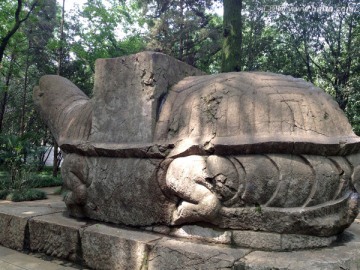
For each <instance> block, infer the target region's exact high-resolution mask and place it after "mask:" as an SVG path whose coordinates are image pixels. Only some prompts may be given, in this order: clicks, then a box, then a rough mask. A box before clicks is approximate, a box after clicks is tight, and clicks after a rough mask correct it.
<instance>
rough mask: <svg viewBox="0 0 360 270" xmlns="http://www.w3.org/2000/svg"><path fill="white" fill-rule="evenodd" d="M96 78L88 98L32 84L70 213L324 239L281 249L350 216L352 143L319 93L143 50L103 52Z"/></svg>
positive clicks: (327, 231) (285, 79) (50, 84)
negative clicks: (116, 54) (60, 157)
mask: <svg viewBox="0 0 360 270" xmlns="http://www.w3.org/2000/svg"><path fill="white" fill-rule="evenodd" d="M95 73H96V74H95V85H94V96H93V98H91V99H89V98H88V97H86V96H85V95H84V94H83V93H82V92H81V90H79V89H78V88H77V87H76V86H75V85H73V84H72V83H71V82H69V81H68V80H66V79H64V78H61V77H59V76H45V77H42V78H41V79H40V83H39V86H38V87H36V88H35V90H34V101H35V104H36V106H37V107H38V110H39V112H40V114H41V115H42V117H43V118H44V120H45V122H46V123H48V125H49V127H50V129H51V131H52V133H53V134H54V136H55V138H56V139H57V141H58V144H59V145H60V147H61V149H62V151H63V152H64V153H65V160H64V163H63V166H62V174H63V178H64V182H65V187H66V188H67V189H69V193H68V194H67V196H66V198H65V202H66V205H67V207H68V209H69V210H70V213H71V215H73V216H77V217H90V218H92V219H96V220H101V221H106V222H112V223H119V224H124V225H131V226H141V227H148V226H151V227H158V226H174V225H175V226H186V225H190V224H194V223H197V224H204V227H211V226H214V227H215V228H216V229H218V228H221V229H224V230H229V229H234V230H252V231H262V232H264V233H278V234H287V235H291V234H299V235H310V236H318V237H325V238H319V239H317V240H314V239H315V238H310V237H309V238H306V237H305V238H301V237H300V238H296V237H295V238H291V237H292V236H287V237H288V238H286V237H284V243H283V244H281V243H280V248H284V249H295V248H302V247H303V246H306V245H307V246H322V245H327V244H328V243H329V242H331V239H332V238H331V236H334V235H337V234H340V233H341V232H342V231H343V230H344V229H346V228H347V227H348V226H349V225H350V224H351V223H352V222H353V220H354V219H355V217H356V215H357V213H358V202H359V200H358V196H359V195H358V191H356V188H359V186H360V185H359V182H360V180H359V173H360V154H359V152H360V138H359V137H357V136H356V135H355V134H354V132H353V131H352V128H351V126H350V124H349V122H348V121H347V119H346V116H345V114H344V113H343V112H342V111H341V110H340V108H339V106H338V105H337V103H336V102H335V101H334V100H333V99H332V98H331V96H329V95H328V94H326V93H325V92H324V91H322V90H321V89H319V88H316V87H314V86H313V85H312V84H310V83H307V82H305V81H304V80H301V79H295V78H292V77H291V76H283V75H278V74H272V73H263V72H238V73H226V74H215V75H204V74H203V73H202V72H201V71H199V70H197V69H195V68H193V67H190V66H188V65H186V64H184V63H181V62H179V61H177V60H175V59H173V58H171V57H169V56H166V55H163V54H159V53H152V52H143V53H139V54H135V55H131V56H127V57H121V58H115V59H100V60H98V61H97V62H96V72H95ZM60 93H61V94H60ZM173 232H176V233H178V234H179V236H180V235H181V234H182V235H184V234H183V233H179V231H176V230H173ZM192 233H194V232H192ZM208 233H209V231H206V230H205V229H204V232H196V233H194V235H198V236H199V237H202V236H203V235H204V236H206V235H207V234H208ZM214 237H215V238H214V239H216V236H214ZM248 237H250V238H249V239H246V238H244V239H243V240H241V241H243V242H244V243H247V244H246V245H255V246H256V247H259V248H276V247H279V244H278V242H277V240H276V241H275V240H274V241H273V243H272V244H273V245H274V246H271V244H270V246H269V243H266V241H263V242H261V241H260V242H256V241H255V240H254V241H253V240H251V235H249V236H248ZM271 237H274V238H276V239H278V238H279V235H271ZM271 237H270V238H271ZM327 237H330V238H327ZM206 238H207V237H205V238H204V239H206ZM240 238H242V236H241V237H240V236H239V237H238V238H237V239H238V240H239V239H240ZM209 239H211V237H210V238H209ZM310 239H311V240H310ZM213 241H216V240H213ZM221 241H222V240H221ZM224 241H225V240H224ZM226 241H227V240H226ZM239 241H240V240H239ZM241 241H240V242H241ZM251 243H253V244H251Z"/></svg>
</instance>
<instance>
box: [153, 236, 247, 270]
mask: <svg viewBox="0 0 360 270" xmlns="http://www.w3.org/2000/svg"><path fill="white" fill-rule="evenodd" d="M249 252H250V250H248V249H232V248H228V247H224V246H215V245H204V244H197V243H193V242H185V241H178V240H173V239H167V238H164V239H162V240H161V241H158V242H157V243H156V245H155V246H154V247H153V249H151V250H150V252H149V257H148V269H149V270H165V269H187V270H188V269H189V270H190V269H235V268H234V264H235V262H236V261H238V260H239V259H240V258H242V257H244V256H245V255H246V254H248V253H249Z"/></svg>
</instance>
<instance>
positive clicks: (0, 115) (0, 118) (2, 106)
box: [0, 53, 15, 133]
mask: <svg viewBox="0 0 360 270" xmlns="http://www.w3.org/2000/svg"><path fill="white" fill-rule="evenodd" d="M10 58H11V59H10V67H9V70H8V73H7V75H6V81H5V89H4V93H3V94H2V97H1V100H0V133H1V131H2V127H3V122H4V116H5V110H6V105H7V102H8V96H9V94H8V91H9V86H10V80H11V77H12V73H13V69H14V62H15V54H14V53H12V54H11V56H10Z"/></svg>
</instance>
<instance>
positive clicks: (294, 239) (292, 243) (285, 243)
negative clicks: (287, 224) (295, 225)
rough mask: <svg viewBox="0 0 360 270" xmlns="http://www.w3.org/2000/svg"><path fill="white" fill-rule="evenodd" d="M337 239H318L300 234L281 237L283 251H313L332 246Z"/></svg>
mask: <svg viewBox="0 0 360 270" xmlns="http://www.w3.org/2000/svg"><path fill="white" fill-rule="evenodd" d="M336 239H337V236H330V237H317V236H311V235H300V234H283V235H281V249H282V250H297V249H311V248H319V247H326V246H330V245H331V244H332V243H334V242H335V241H336Z"/></svg>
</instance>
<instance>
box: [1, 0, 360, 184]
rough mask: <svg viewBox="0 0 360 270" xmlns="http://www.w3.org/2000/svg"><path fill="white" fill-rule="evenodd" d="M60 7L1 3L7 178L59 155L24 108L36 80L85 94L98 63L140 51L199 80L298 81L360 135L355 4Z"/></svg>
mask: <svg viewBox="0 0 360 270" xmlns="http://www.w3.org/2000/svg"><path fill="white" fill-rule="evenodd" d="M68 1H70V0H58V2H56V0H2V1H1V2H0V165H3V166H5V167H6V168H7V169H9V168H12V167H14V170H15V171H14V177H21V171H22V170H24V169H23V168H25V167H24V166H25V165H27V164H28V163H30V162H31V163H32V164H33V166H32V168H33V169H34V168H36V170H42V169H43V167H44V164H45V163H44V161H45V159H46V158H47V154H46V153H48V152H46V150H48V148H49V147H53V146H54V145H55V149H57V147H56V143H55V142H54V140H53V138H52V136H51V134H50V132H49V130H48V129H47V128H46V126H45V125H44V124H43V123H42V121H41V120H40V119H39V116H38V115H37V113H36V111H35V109H34V105H33V101H32V89H33V87H34V86H35V85H36V84H37V83H38V80H39V78H40V77H41V76H42V75H44V74H59V75H61V76H64V77H66V78H68V79H69V80H70V81H72V82H74V83H75V84H76V85H77V86H78V87H79V88H80V89H81V90H83V91H84V92H85V93H86V94H87V95H89V96H91V95H92V87H93V81H94V63H95V60H96V59H97V58H109V57H119V56H124V55H129V54H133V53H137V52H140V51H145V50H152V51H158V52H163V53H166V54H169V55H171V56H173V57H175V58H177V59H179V60H181V61H184V62H186V63H188V64H190V65H193V66H195V67H197V68H199V69H201V70H203V71H205V72H207V73H219V72H223V71H224V72H228V71H269V72H276V73H282V74H288V75H292V76H294V77H298V78H303V79H305V80H307V81H310V82H312V83H314V84H315V85H316V86H318V87H320V88H322V89H324V91H326V92H328V93H329V94H331V95H332V96H333V97H334V99H335V100H336V101H337V102H338V104H339V106H340V108H341V109H342V110H344V112H345V113H346V114H347V116H348V118H349V120H350V122H351V124H352V126H353V128H354V131H355V132H356V133H357V134H360V61H359V55H360V50H359V48H360V3H359V1H358V0H357V1H348V0H345V1H335V0H334V1H308V0H302V1H300V0H288V1H282V0H274V1H272V0H267V1H265V0H255V1H249V0H242V1H241V0H223V1H220V0H219V1H209V0H156V1H155V0H103V1H101V0H84V2H83V3H82V4H81V5H75V6H74V7H73V8H72V9H69V8H64V7H66V6H67V5H69V2H68ZM222 9H224V13H223V14H222V13H221V12H219V10H222ZM58 157H59V154H58V153H57V152H56V151H55V163H54V164H55V165H54V168H53V174H54V175H56V174H57V170H58V165H59V159H58ZM34 164H35V165H34ZM16 174H18V176H16ZM19 175H20V176H19Z"/></svg>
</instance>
